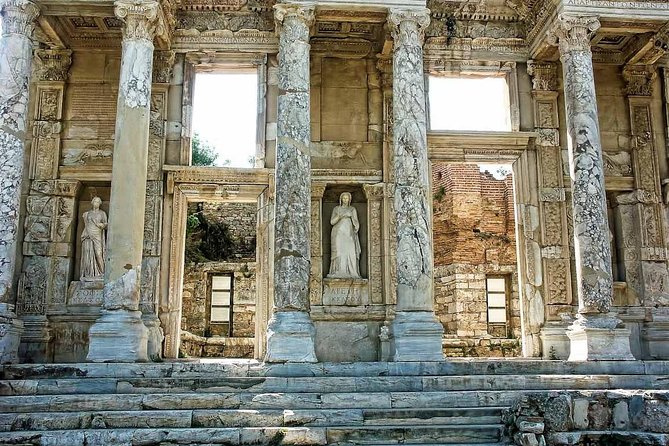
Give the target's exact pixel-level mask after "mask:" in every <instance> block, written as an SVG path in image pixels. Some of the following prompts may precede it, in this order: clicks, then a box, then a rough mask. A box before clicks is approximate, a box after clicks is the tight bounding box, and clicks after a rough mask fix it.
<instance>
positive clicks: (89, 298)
mask: <svg viewBox="0 0 669 446" xmlns="http://www.w3.org/2000/svg"><path fill="white" fill-rule="evenodd" d="M104 285H105V284H104V282H103V281H102V280H90V281H89V280H82V281H81V282H72V283H71V284H70V287H69V288H68V290H67V303H68V305H91V306H96V307H101V306H102V300H103V297H102V289H103V288H104Z"/></svg>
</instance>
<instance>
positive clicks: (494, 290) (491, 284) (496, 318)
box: [486, 276, 509, 338]
mask: <svg viewBox="0 0 669 446" xmlns="http://www.w3.org/2000/svg"><path fill="white" fill-rule="evenodd" d="M508 297H509V296H508V279H507V277H504V276H496V277H494V276H489V277H487V278H486V302H487V304H488V333H489V334H490V335H492V336H495V337H498V338H506V337H508V331H509V330H508V302H509V298H508Z"/></svg>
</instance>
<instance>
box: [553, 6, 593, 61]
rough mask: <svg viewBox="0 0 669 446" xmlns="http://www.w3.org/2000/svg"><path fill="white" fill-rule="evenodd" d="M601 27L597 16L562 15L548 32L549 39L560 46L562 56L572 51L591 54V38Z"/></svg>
mask: <svg viewBox="0 0 669 446" xmlns="http://www.w3.org/2000/svg"><path fill="white" fill-rule="evenodd" d="M600 26H601V24H600V23H599V19H598V18H597V17H595V16H572V15H567V14H560V15H559V16H558V18H557V20H556V22H555V23H554V24H553V27H552V28H551V30H550V31H549V32H548V38H549V41H550V42H551V44H553V45H559V47H560V54H561V55H564V54H567V53H570V52H572V51H586V52H588V53H591V49H590V37H591V36H592V33H594V32H595V31H597V30H598V29H599V28H600Z"/></svg>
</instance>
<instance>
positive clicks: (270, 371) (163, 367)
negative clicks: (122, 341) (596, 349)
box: [0, 359, 669, 379]
mask: <svg viewBox="0 0 669 446" xmlns="http://www.w3.org/2000/svg"><path fill="white" fill-rule="evenodd" d="M472 375H514V376H515V375H669V361H596V362H566V361H543V360H529V359H512V360H495V359H490V360H466V359H454V360H449V361H448V362H367V363H364V362H361V363H317V364H262V363H259V362H256V361H244V362H222V363H217V362H210V363H207V362H205V363H200V362H165V363H139V364H122V365H120V364H113V363H111V364H110V363H81V364H43V365H32V364H17V365H6V366H3V367H2V368H0V378H2V379H40V378H50V379H56V378H60V379H62V378H199V377H203V376H209V377H212V376H225V377H227V378H235V377H272V376H273V377H361V376H362V377H376V376H421V377H428V376H472Z"/></svg>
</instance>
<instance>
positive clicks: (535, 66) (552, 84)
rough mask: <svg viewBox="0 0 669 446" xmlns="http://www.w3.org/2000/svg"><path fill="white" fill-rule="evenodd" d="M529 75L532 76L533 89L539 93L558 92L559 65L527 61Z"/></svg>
mask: <svg viewBox="0 0 669 446" xmlns="http://www.w3.org/2000/svg"><path fill="white" fill-rule="evenodd" d="M527 74H529V75H530V76H532V89H533V90H538V91H554V90H557V84H558V71H557V64H555V63H553V62H543V61H536V60H528V61H527Z"/></svg>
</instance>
